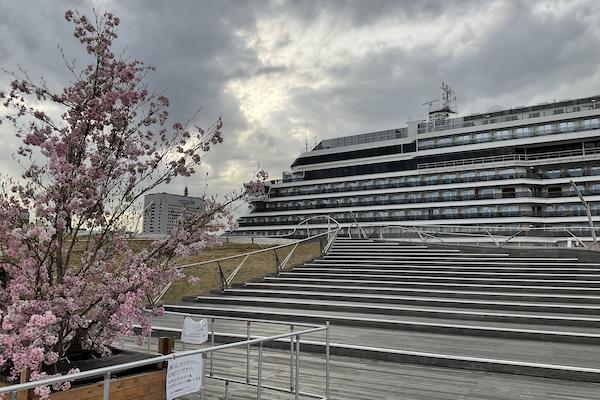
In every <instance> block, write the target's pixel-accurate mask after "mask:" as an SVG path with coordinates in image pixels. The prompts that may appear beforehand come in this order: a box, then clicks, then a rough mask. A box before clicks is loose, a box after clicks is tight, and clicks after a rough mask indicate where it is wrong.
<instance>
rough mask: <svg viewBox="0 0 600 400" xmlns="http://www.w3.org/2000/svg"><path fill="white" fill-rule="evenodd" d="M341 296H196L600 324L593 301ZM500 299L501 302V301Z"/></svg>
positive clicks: (362, 310) (349, 309) (473, 317)
mask: <svg viewBox="0 0 600 400" xmlns="http://www.w3.org/2000/svg"><path fill="white" fill-rule="evenodd" d="M340 297H341V296H338V297H337V298H336V299H335V300H333V298H334V296H332V295H327V294H319V293H314V294H313V295H312V297H310V295H307V294H298V295H297V297H282V298H272V297H265V296H262V297H261V296H254V297H252V296H250V295H248V296H233V295H228V296H196V297H195V299H196V301H197V302H199V303H202V304H224V305H225V304H227V305H241V306H250V307H275V308H277V307H281V308H290V309H304V310H322V311H327V310H331V311H344V312H348V313H364V314H382V315H390V316H391V315H396V316H417V317H427V318H445V319H463V320H470V321H471V320H472V321H498V322H515V323H527V324H556V325H569V326H588V327H600V319H599V318H596V317H595V315H597V312H598V310H599V307H597V306H592V305H574V306H571V307H570V305H569V304H539V303H538V304H535V303H507V302H506V303H500V302H496V303H494V304H490V303H488V304H485V302H475V301H463V302H461V301H457V300H454V301H452V299H438V300H435V299H430V300H429V301H428V300H426V299H423V300H421V301H417V300H415V299H412V301H411V299H410V298H409V299H407V300H404V303H393V302H392V300H390V302H387V303H372V304H371V303H367V302H359V301H358V300H362V299H359V298H358V296H357V299H356V300H357V301H354V302H353V301H352V299H351V298H346V299H345V300H341V299H340ZM498 303H500V304H498Z"/></svg>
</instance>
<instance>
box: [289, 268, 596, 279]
mask: <svg viewBox="0 0 600 400" xmlns="http://www.w3.org/2000/svg"><path fill="white" fill-rule="evenodd" d="M291 272H294V273H297V274H320V273H330V274H331V273H335V274H348V273H351V274H356V275H384V276H385V275H388V276H397V277H402V276H406V275H408V276H411V275H412V276H425V277H428V276H432V275H435V276H436V277H438V276H445V277H466V278H511V279H519V278H524V279H528V278H536V279H545V280H562V279H576V280H589V281H598V282H600V274H584V273H581V274H577V273H555V272H544V271H539V272H531V271H529V272H483V271H476V272H475V271H430V270H426V269H409V268H372V269H367V268H335V267H322V268H313V267H301V268H294V269H293V270H292V271H291Z"/></svg>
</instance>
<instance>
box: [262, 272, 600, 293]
mask: <svg viewBox="0 0 600 400" xmlns="http://www.w3.org/2000/svg"><path fill="white" fill-rule="evenodd" d="M364 278H365V279H330V278H302V277H300V278H286V277H281V276H268V277H265V278H264V281H262V280H261V281H260V282H253V283H252V284H257V285H260V284H261V283H265V284H272V285H280V284H281V285H287V284H291V285H299V286H304V285H319V286H321V285H334V286H342V287H346V286H363V287H368V288H370V289H371V288H373V289H381V290H385V289H394V288H406V289H414V290H428V289H440V290H450V291H452V290H456V291H463V290H482V291H486V292H501V293H548V294H552V293H561V294H584V295H585V294H600V290H599V288H597V287H585V286H572V287H569V286H552V285H546V286H534V285H517V284H510V283H507V284H490V283H464V282H463V283H438V282H420V281H416V282H411V281H406V280H403V281H389V280H368V279H367V277H364ZM584 284H586V282H582V285H584Z"/></svg>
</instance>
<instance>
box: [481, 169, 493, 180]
mask: <svg viewBox="0 0 600 400" xmlns="http://www.w3.org/2000/svg"><path fill="white" fill-rule="evenodd" d="M479 177H480V178H481V179H483V180H486V181H489V180H490V179H494V171H491V170H488V171H481V172H479Z"/></svg>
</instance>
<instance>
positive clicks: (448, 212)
mask: <svg viewBox="0 0 600 400" xmlns="http://www.w3.org/2000/svg"><path fill="white" fill-rule="evenodd" d="M442 213H443V214H444V215H458V208H451V207H446V208H444V209H443V210H442Z"/></svg>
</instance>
